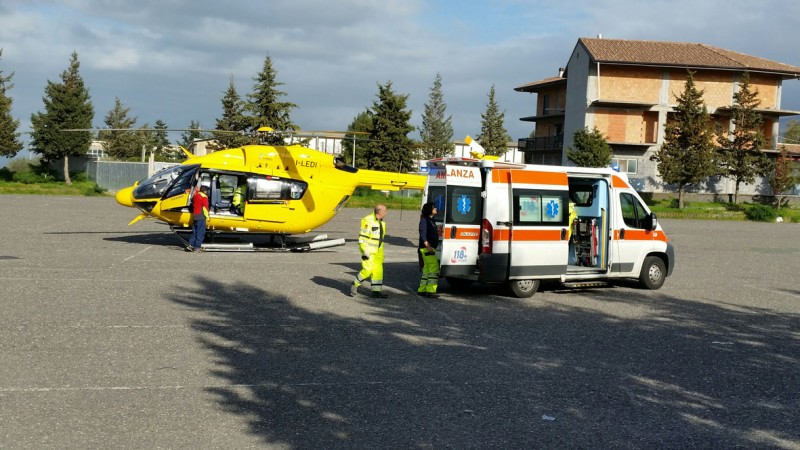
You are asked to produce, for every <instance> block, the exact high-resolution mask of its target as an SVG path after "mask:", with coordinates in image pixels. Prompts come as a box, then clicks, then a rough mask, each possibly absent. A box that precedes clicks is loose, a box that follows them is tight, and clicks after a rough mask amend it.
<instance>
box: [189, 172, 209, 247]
mask: <svg viewBox="0 0 800 450" xmlns="http://www.w3.org/2000/svg"><path fill="white" fill-rule="evenodd" d="M206 219H208V186H200V189H199V190H197V191H195V193H194V197H192V235H191V236H190V237H189V246H188V247H186V251H187V252H198V251H201V250H202V245H203V239H205V237H206Z"/></svg>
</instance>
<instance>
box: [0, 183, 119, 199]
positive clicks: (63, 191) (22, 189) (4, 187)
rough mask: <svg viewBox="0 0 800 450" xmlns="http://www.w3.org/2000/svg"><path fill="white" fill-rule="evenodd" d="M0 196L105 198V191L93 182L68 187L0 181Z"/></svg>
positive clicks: (66, 185) (55, 184) (61, 184)
mask: <svg viewBox="0 0 800 450" xmlns="http://www.w3.org/2000/svg"><path fill="white" fill-rule="evenodd" d="M0 194H22V195H84V196H105V195H108V194H107V192H106V190H105V189H103V188H101V187H100V186H98V185H97V184H96V183H94V182H93V181H77V182H74V183H72V184H71V185H68V184H66V183H64V182H63V181H53V182H47V183H23V182H19V181H0Z"/></svg>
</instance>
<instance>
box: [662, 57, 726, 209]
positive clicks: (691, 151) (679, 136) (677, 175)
mask: <svg viewBox="0 0 800 450" xmlns="http://www.w3.org/2000/svg"><path fill="white" fill-rule="evenodd" d="M710 117H711V116H710V115H709V114H708V111H707V110H706V106H705V104H704V103H703V91H699V90H697V88H696V87H695V84H694V76H693V73H692V72H691V71H689V74H688V76H687V78H686V84H685V85H684V90H683V93H681V95H680V96H679V97H678V104H677V106H676V107H675V115H674V120H673V121H670V122H668V123H667V124H665V125H664V133H665V136H664V144H663V145H662V146H661V148H659V149H658V150H657V151H656V153H655V154H654V155H653V156H652V157H651V158H650V159H651V160H653V161H656V162H657V163H658V172H659V173H660V174H661V178H662V179H663V180H664V182H665V183H671V184H672V183H674V184H677V185H678V209H683V206H684V203H683V194H684V192H685V189H686V186H689V185H694V184H698V183H700V182H702V181H704V180H706V179H707V178H708V177H710V176H711V175H713V174H714V171H715V169H716V166H715V164H716V163H715V161H714V153H715V145H714V139H713V131H712V130H711V126H710Z"/></svg>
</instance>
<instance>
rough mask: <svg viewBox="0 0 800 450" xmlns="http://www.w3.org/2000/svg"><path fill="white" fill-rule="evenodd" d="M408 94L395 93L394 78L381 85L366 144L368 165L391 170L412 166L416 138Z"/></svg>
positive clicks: (409, 168) (401, 169)
mask: <svg viewBox="0 0 800 450" xmlns="http://www.w3.org/2000/svg"><path fill="white" fill-rule="evenodd" d="M407 100H408V95H399V94H395V93H394V91H393V90H392V82H391V81H387V82H386V84H385V85H378V100H377V101H375V102H374V103H373V105H372V111H371V116H372V129H371V130H370V139H371V140H370V142H369V145H368V146H367V152H366V158H367V168H369V169H375V170H386V171H392V172H407V171H410V170H413V169H414V167H415V164H414V158H413V155H414V141H412V140H411V138H409V137H408V133H410V132H412V131H414V127H413V126H412V125H411V124H410V123H409V120H411V111H409V110H406V101H407Z"/></svg>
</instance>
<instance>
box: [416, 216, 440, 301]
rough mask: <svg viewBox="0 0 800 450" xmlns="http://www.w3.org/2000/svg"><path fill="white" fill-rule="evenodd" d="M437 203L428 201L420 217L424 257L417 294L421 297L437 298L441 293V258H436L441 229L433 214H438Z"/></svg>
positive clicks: (421, 244) (421, 248)
mask: <svg viewBox="0 0 800 450" xmlns="http://www.w3.org/2000/svg"><path fill="white" fill-rule="evenodd" d="M436 212H437V211H436V205H435V204H434V203H433V202H428V203H425V204H424V205H422V214H420V218H419V246H418V248H419V253H420V257H421V258H422V276H421V277H420V281H419V287H418V288H417V295H419V296H421V297H430V298H437V297H439V294H437V293H436V289H437V288H438V287H439V259H438V258H436V246H438V245H439V229H438V228H437V227H436V222H435V221H434V220H433V216H435V215H436Z"/></svg>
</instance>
